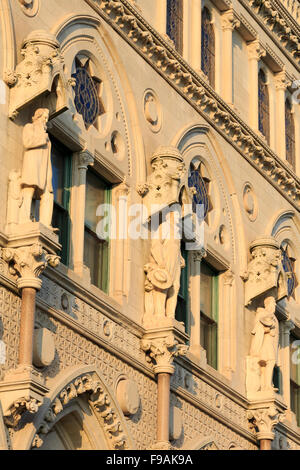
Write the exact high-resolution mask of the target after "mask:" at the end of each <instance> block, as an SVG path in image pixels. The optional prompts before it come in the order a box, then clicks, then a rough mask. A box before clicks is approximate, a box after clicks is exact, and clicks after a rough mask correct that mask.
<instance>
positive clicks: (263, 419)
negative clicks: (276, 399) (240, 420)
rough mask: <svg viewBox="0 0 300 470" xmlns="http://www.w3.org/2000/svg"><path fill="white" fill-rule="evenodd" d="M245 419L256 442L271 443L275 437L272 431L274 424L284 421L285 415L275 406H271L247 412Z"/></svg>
mask: <svg viewBox="0 0 300 470" xmlns="http://www.w3.org/2000/svg"><path fill="white" fill-rule="evenodd" d="M247 418H248V420H249V424H250V428H251V429H252V430H254V431H255V432H256V437H257V439H258V440H264V439H266V440H270V441H272V440H273V439H274V437H275V434H274V432H273V429H274V427H275V426H276V424H278V423H279V422H282V421H283V420H284V419H285V413H284V412H283V411H282V410H280V409H279V408H277V407H276V406H275V405H271V406H269V407H268V408H258V409H254V410H248V412H247Z"/></svg>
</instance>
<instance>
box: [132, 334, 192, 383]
mask: <svg viewBox="0 0 300 470" xmlns="http://www.w3.org/2000/svg"><path fill="white" fill-rule="evenodd" d="M141 348H142V350H143V351H145V353H146V354H147V360H148V362H149V363H152V364H153V365H154V372H155V373H156V374H159V373H161V372H165V373H169V374H173V372H174V367H173V359H174V357H176V356H183V355H185V354H186V352H187V346H186V345H184V344H178V341H177V340H176V339H175V338H174V336H173V335H172V334H170V335H169V336H166V337H163V338H145V339H142V341H141Z"/></svg>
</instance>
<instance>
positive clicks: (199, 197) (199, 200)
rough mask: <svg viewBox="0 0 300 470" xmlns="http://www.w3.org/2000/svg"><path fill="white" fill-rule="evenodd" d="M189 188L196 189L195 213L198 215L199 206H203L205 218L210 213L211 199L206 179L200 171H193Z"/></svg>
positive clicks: (193, 204) (194, 199) (193, 203)
mask: <svg viewBox="0 0 300 470" xmlns="http://www.w3.org/2000/svg"><path fill="white" fill-rule="evenodd" d="M188 185H189V188H193V187H194V188H195V189H196V193H195V194H194V195H193V202H192V206H193V212H194V213H195V214H196V213H197V205H198V204H202V205H203V212H204V214H203V215H204V218H205V217H206V216H207V214H208V211H209V197H208V193H207V188H206V184H205V181H204V179H203V178H202V176H201V174H200V171H199V170H192V171H191V172H190V176H189V179H188Z"/></svg>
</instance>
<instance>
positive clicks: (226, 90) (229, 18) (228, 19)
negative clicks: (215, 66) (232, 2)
mask: <svg viewBox="0 0 300 470" xmlns="http://www.w3.org/2000/svg"><path fill="white" fill-rule="evenodd" d="M239 25H240V22H239V21H238V20H237V19H236V17H235V15H234V11H233V10H232V9H231V10H228V11H226V12H225V13H223V15H222V70H223V77H222V80H223V81H222V95H223V99H224V100H225V101H226V102H227V103H229V104H233V50H232V33H233V31H234V29H235V28H237V27H239Z"/></svg>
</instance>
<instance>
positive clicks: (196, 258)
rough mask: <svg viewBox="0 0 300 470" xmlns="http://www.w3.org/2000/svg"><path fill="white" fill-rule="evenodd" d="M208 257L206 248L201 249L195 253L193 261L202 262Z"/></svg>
mask: <svg viewBox="0 0 300 470" xmlns="http://www.w3.org/2000/svg"><path fill="white" fill-rule="evenodd" d="M206 256H207V252H206V250H205V249H204V248H201V250H197V251H193V261H194V263H195V262H199V263H200V262H201V261H202V259H203V258H205V257H206Z"/></svg>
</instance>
